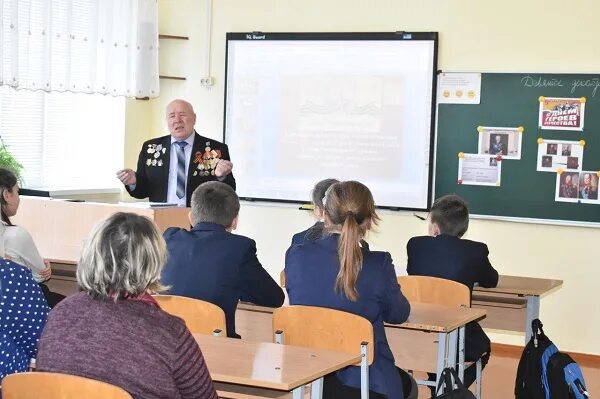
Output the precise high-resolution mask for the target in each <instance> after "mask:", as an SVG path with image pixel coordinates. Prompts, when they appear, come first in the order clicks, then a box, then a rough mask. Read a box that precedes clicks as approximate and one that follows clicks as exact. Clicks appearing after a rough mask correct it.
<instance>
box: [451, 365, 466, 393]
mask: <svg viewBox="0 0 600 399" xmlns="http://www.w3.org/2000/svg"><path fill="white" fill-rule="evenodd" d="M450 373H452V377H454V383H455V384H456V387H457V388H458V389H460V390H463V389H465V384H463V382H462V381H461V380H460V378H459V377H458V373H457V372H456V370H455V369H450Z"/></svg>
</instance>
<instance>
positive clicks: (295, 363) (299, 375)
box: [194, 334, 361, 391]
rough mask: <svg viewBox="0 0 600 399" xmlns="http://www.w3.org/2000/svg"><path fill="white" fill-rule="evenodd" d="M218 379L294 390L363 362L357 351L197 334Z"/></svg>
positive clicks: (195, 336) (212, 370) (212, 375)
mask: <svg viewBox="0 0 600 399" xmlns="http://www.w3.org/2000/svg"><path fill="white" fill-rule="evenodd" d="M194 338H195V339H196V342H197V343H198V345H200V349H201V350H202V354H203V355H204V359H205V360H206V365H207V366H208V371H209V372H210V376H211V377H212V379H213V380H214V381H216V382H224V383H231V384H243V385H249V386H254V387H260V388H270V389H278V390H282V391H291V390H293V389H294V388H297V387H299V386H302V385H305V384H307V383H309V382H311V381H314V380H316V379H318V378H320V377H323V376H325V375H326V374H329V373H332V372H334V371H337V370H339V369H341V368H344V367H346V366H350V365H353V364H358V363H360V359H361V356H360V353H359V348H357V353H356V355H352V354H348V353H342V352H334V351H326V350H322V349H310V348H301V347H298V346H291V345H280V344H273V343H269V342H250V341H245V340H241V339H234V338H224V337H213V336H211V335H200V334H194Z"/></svg>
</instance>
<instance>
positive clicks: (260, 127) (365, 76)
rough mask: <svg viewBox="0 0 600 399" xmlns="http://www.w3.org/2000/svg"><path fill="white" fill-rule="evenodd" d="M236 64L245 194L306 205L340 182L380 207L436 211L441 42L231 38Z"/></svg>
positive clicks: (237, 159) (232, 106)
mask: <svg viewBox="0 0 600 399" xmlns="http://www.w3.org/2000/svg"><path fill="white" fill-rule="evenodd" d="M267 37H268V35H267ZM227 59H228V64H227V90H226V111H225V112H226V115H225V140H226V142H227V144H228V145H229V146H230V152H231V155H232V159H233V162H234V164H235V175H236V181H237V184H238V188H237V192H238V194H239V196H240V197H249V198H260V199H274V200H295V201H306V200H307V199H308V198H309V193H310V190H311V188H312V186H313V185H314V183H315V182H316V181H318V180H321V179H323V178H327V177H334V178H337V179H340V180H351V179H352V180H359V181H361V182H363V183H365V184H366V185H367V186H369V187H370V188H371V190H372V191H373V194H374V197H375V201H376V203H377V205H379V206H387V207H399V208H416V209H424V208H426V207H427V200H428V192H429V189H430V186H431V182H430V181H429V175H430V164H429V160H430V151H431V148H430V143H431V118H432V109H431V108H432V106H431V101H432V87H433V76H434V69H435V67H434V42H433V41H432V40H430V41H421V40H419V41H410V40H335V41H333V40H331V41H330V40H308V41H306V40H229V41H228V54H227Z"/></svg>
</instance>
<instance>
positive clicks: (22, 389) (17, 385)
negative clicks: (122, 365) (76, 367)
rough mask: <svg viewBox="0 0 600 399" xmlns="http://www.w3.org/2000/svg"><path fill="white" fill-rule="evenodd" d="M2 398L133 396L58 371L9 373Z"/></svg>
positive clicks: (103, 398)
mask: <svg viewBox="0 0 600 399" xmlns="http://www.w3.org/2000/svg"><path fill="white" fill-rule="evenodd" d="M2 397H3V398H4V399H39V398H44V399H80V398H86V399H132V397H131V395H129V394H128V393H127V391H125V390H124V389H123V388H119V387H117V386H114V385H111V384H108V383H106V382H102V381H97V380H92V379H90V378H84V377H79V376H76V375H69V374H61V373H45V372H39V371H38V372H29V373H18V374H10V375H7V376H6V377H4V379H3V380H2Z"/></svg>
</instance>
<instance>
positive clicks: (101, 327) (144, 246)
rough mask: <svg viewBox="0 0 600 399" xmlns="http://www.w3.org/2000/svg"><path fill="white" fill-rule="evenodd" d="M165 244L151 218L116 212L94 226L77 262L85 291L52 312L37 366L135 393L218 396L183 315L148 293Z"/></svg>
mask: <svg viewBox="0 0 600 399" xmlns="http://www.w3.org/2000/svg"><path fill="white" fill-rule="evenodd" d="M165 258H166V246H165V242H164V240H163V238H162V235H161V234H160V233H159V232H158V230H157V229H156V226H155V225H154V224H153V223H152V222H151V221H150V220H149V219H147V218H145V217H142V216H139V215H135V214H131V213H116V214H114V215H112V216H110V217H109V218H108V219H107V220H105V221H104V222H102V223H101V224H100V225H99V226H98V227H96V229H95V230H94V231H93V233H92V235H91V237H90V239H89V240H88V241H87V242H86V244H85V246H84V249H83V251H82V255H81V259H80V261H79V265H78V267H77V282H78V284H79V288H80V290H81V292H79V293H78V294H75V295H72V296H70V297H68V298H66V299H64V300H63V301H61V302H60V303H59V304H58V305H57V306H56V307H55V308H54V309H53V310H52V312H51V313H50V315H49V317H48V323H47V324H46V328H45V329H44V332H43V334H42V337H41V339H40V345H39V348H38V357H37V367H38V369H39V370H41V371H51V372H59V373H67V374H74V375H79V376H83V377H87V378H93V379H96V380H100V381H104V382H108V383H110V384H113V385H117V386H120V387H122V388H123V389H125V390H126V391H128V392H129V393H130V394H131V395H132V396H133V397H134V398H136V399H137V398H144V399H170V398H207V399H208V398H210V399H212V398H217V394H216V392H215V388H214V386H213V383H212V380H211V378H210V375H209V374H208V369H207V368H206V364H205V362H204V358H203V356H202V353H201V352H200V348H199V347H198V344H197V343H196V341H195V340H194V338H193V337H192V334H191V333H190V331H189V330H188V329H187V327H186V325H185V323H184V321H183V320H181V319H180V318H178V317H175V316H172V315H170V314H168V313H166V312H164V311H162V310H161V309H160V307H159V306H158V304H157V303H156V301H155V300H154V299H153V298H152V296H151V294H154V293H158V292H160V291H162V290H163V287H162V285H161V283H160V280H159V277H160V272H161V269H162V267H163V265H164V263H165Z"/></svg>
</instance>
